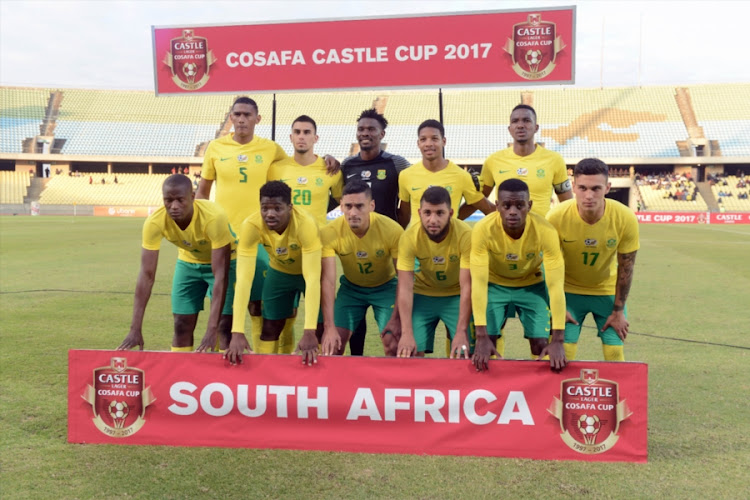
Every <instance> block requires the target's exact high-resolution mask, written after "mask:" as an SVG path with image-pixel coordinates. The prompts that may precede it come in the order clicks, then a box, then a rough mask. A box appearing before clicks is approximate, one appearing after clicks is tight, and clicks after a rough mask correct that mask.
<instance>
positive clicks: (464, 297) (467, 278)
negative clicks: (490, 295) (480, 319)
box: [450, 269, 471, 359]
mask: <svg viewBox="0 0 750 500" xmlns="http://www.w3.org/2000/svg"><path fill="white" fill-rule="evenodd" d="M459 283H460V285H461V296H460V299H459V304H458V323H457V325H456V334H455V335H454V336H453V342H451V354H450V357H451V359H460V358H462V357H463V358H464V359H469V334H468V331H469V320H470V318H471V271H470V270H468V269H461V270H459Z"/></svg>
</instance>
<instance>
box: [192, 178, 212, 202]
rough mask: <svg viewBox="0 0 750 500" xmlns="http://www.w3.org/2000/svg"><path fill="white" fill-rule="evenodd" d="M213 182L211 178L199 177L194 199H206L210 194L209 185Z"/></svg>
mask: <svg viewBox="0 0 750 500" xmlns="http://www.w3.org/2000/svg"><path fill="white" fill-rule="evenodd" d="M213 183H214V181H213V179H211V180H209V179H204V178H203V177H201V181H200V182H199V183H198V190H197V191H196V192H195V199H196V200H207V199H208V198H209V197H210V196H211V186H212V185H213Z"/></svg>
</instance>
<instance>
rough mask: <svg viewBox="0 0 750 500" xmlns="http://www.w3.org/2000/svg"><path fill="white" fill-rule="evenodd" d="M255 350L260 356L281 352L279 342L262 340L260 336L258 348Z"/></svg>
mask: <svg viewBox="0 0 750 500" xmlns="http://www.w3.org/2000/svg"><path fill="white" fill-rule="evenodd" d="M253 350H254V351H255V352H256V353H258V354H276V352H277V351H278V350H279V341H278V340H260V336H258V347H256V348H255V349H253Z"/></svg>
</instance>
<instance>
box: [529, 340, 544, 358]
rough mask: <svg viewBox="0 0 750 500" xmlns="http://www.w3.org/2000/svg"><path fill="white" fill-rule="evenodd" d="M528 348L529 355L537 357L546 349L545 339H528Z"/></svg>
mask: <svg viewBox="0 0 750 500" xmlns="http://www.w3.org/2000/svg"><path fill="white" fill-rule="evenodd" d="M529 347H530V348H531V354H533V355H534V356H539V355H540V354H541V353H542V351H543V350H544V348H545V347H547V339H545V338H541V339H529Z"/></svg>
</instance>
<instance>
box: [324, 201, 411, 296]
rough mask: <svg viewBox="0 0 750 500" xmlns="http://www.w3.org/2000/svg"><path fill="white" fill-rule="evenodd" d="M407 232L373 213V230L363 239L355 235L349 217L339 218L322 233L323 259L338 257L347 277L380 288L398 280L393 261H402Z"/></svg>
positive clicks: (371, 215)
mask: <svg viewBox="0 0 750 500" xmlns="http://www.w3.org/2000/svg"><path fill="white" fill-rule="evenodd" d="M403 232H404V230H403V229H402V228H401V226H400V225H399V224H398V223H397V222H396V221H394V220H393V219H391V218H390V217H386V216H385V215H381V214H379V213H376V212H370V228H369V229H368V230H367V233H365V235H364V236H363V237H362V238H359V237H358V236H357V235H356V234H354V232H352V230H351V228H350V227H349V224H348V223H347V222H346V217H339V218H338V219H336V220H334V221H332V222H331V223H330V224H328V225H327V226H326V227H324V228H323V229H321V231H320V239H321V240H322V241H323V257H324V258H325V257H333V256H334V255H338V256H339V260H341V267H342V269H343V271H344V276H346V279H347V280H349V281H350V282H352V283H353V284H355V285H358V286H361V287H376V286H380V285H382V284H383V283H386V282H388V281H390V280H391V279H393V278H394V276H396V270H395V269H394V267H393V259H396V258H398V247H399V239H400V238H401V235H402V234H403ZM399 262H400V261H399Z"/></svg>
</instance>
